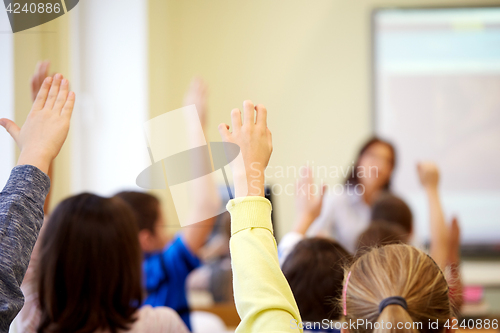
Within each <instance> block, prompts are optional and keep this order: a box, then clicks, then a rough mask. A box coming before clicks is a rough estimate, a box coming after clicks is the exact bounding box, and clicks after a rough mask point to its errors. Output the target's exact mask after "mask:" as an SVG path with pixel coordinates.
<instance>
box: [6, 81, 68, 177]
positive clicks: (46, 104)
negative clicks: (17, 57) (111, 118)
mask: <svg viewBox="0 0 500 333" xmlns="http://www.w3.org/2000/svg"><path fill="white" fill-rule="evenodd" d="M74 104H75V93H74V92H69V82H68V80H66V79H63V77H62V75H61V74H56V75H55V76H54V78H52V77H47V78H46V79H45V80H44V81H43V83H42V86H41V88H40V91H39V92H38V95H37V97H36V99H35V102H34V103H33V107H32V108H31V111H30V113H29V114H28V117H27V118H26V122H25V123H24V125H23V127H22V128H19V127H18V126H17V125H16V124H15V123H14V122H13V121H12V120H9V119H6V118H2V119H0V125H1V126H3V127H4V128H5V129H6V130H7V132H9V134H10V135H11V136H12V138H13V139H14V140H15V141H16V144H17V146H18V147H19V149H20V150H21V154H20V155H19V160H18V163H17V164H18V165H22V164H31V165H34V166H36V167H37V168H39V169H40V170H42V171H43V172H45V173H47V172H48V169H49V165H50V162H51V161H52V160H53V159H54V158H55V157H56V156H57V154H59V151H60V150H61V147H62V145H63V143H64V141H65V140H66V137H67V135H68V131H69V123H70V119H71V114H72V112H73V107H74Z"/></svg>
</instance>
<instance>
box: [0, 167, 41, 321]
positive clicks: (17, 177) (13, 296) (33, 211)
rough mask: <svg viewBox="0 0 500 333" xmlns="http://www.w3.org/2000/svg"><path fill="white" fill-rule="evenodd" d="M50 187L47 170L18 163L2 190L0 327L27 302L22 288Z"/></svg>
mask: <svg viewBox="0 0 500 333" xmlns="http://www.w3.org/2000/svg"><path fill="white" fill-rule="evenodd" d="M49 187H50V180H49V178H48V176H47V175H46V174H44V173H43V172H41V171H40V170H39V169H37V168H35V167H33V166H31V165H23V166H17V167H15V168H14V169H13V170H12V173H11V176H10V179H9V181H8V182H7V185H6V186H5V188H4V190H3V191H2V193H1V194H0V235H1V239H0V266H1V267H2V270H1V272H0V331H6V330H8V327H9V325H10V323H11V322H12V320H13V319H14V317H15V316H16V315H17V313H18V312H19V310H20V309H21V308H22V306H23V303H24V301H23V300H24V297H23V294H22V292H21V289H20V285H21V283H22V281H23V278H24V275H25V273H26V269H27V267H28V263H29V260H30V256H31V252H32V250H33V246H34V245H35V242H36V239H37V237H38V233H39V231H40V228H41V226H42V222H43V203H44V201H45V197H46V195H47V193H48V190H49Z"/></svg>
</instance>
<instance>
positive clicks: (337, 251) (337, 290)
mask: <svg viewBox="0 0 500 333" xmlns="http://www.w3.org/2000/svg"><path fill="white" fill-rule="evenodd" d="M351 260H352V256H351V255H350V254H349V253H348V252H347V251H346V250H344V248H343V247H342V246H341V245H339V244H338V243H336V242H335V241H332V240H330V239H326V238H320V237H313V238H307V239H304V240H302V241H300V242H299V243H298V244H297V245H296V246H295V247H294V248H293V250H292V251H291V252H290V254H289V255H288V257H287V258H286V260H285V262H284V263H283V265H282V267H281V270H282V271H283V274H284V275H285V277H286V279H287V281H288V284H289V285H290V288H291V289H292V292H293V296H294V297H295V301H296V302H297V305H298V307H299V310H300V315H301V316H302V320H303V321H304V322H308V323H309V325H310V326H312V327H314V325H313V324H312V323H321V322H323V320H325V319H327V320H334V321H339V320H340V319H341V316H342V311H341V308H339V307H337V306H336V305H337V303H336V300H337V299H339V298H340V297H341V295H342V282H343V279H344V267H345V266H347V265H348V264H350V262H351ZM310 331H311V332H335V333H340V330H338V329H328V330H323V329H312V330H310Z"/></svg>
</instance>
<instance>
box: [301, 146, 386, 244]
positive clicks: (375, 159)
mask: <svg viewBox="0 0 500 333" xmlns="http://www.w3.org/2000/svg"><path fill="white" fill-rule="evenodd" d="M395 164H396V152H395V149H394V147H393V146H392V144H390V143H389V142H387V141H384V140H381V139H379V138H376V137H375V138H372V139H370V140H369V141H368V142H366V143H365V144H364V145H363V147H362V148H361V150H360V152H359V154H358V157H357V159H356V162H355V164H354V167H353V168H352V169H351V170H350V173H349V176H348V177H347V179H346V181H345V184H344V187H343V191H342V193H340V194H338V195H337V194H333V193H332V194H331V195H330V194H328V195H326V196H325V198H324V204H323V208H322V211H321V214H320V216H319V217H318V218H317V219H316V221H315V222H314V223H313V224H312V225H311V228H310V229H309V230H308V232H307V234H308V235H309V236H322V237H328V238H333V239H335V240H336V241H337V242H339V244H340V245H342V246H343V247H344V248H345V249H346V250H348V251H349V252H351V253H354V251H355V249H356V243H357V239H358V237H359V235H360V234H361V233H362V232H363V231H364V230H365V229H366V228H368V225H369V223H370V215H371V210H370V206H371V205H372V204H373V202H374V200H375V199H376V197H377V195H379V194H380V192H382V191H389V190H390V184H391V176H392V172H393V170H394V166H395Z"/></svg>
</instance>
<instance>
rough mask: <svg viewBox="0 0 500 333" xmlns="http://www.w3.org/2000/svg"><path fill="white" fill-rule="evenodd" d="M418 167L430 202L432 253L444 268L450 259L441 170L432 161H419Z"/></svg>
mask: <svg viewBox="0 0 500 333" xmlns="http://www.w3.org/2000/svg"><path fill="white" fill-rule="evenodd" d="M417 169H418V175H419V178H420V182H421V184H422V186H423V187H424V190H425V193H426V195H427V201H428V203H429V222H430V231H431V244H430V255H431V257H432V258H433V259H434V261H435V262H436V263H437V264H438V265H439V267H441V269H442V270H444V269H445V268H446V263H447V260H448V228H447V227H446V222H445V220H444V214H443V209H442V207H441V201H440V199H439V189H438V185H439V170H438V167H437V165H436V164H434V163H432V162H423V163H419V164H418V166H417Z"/></svg>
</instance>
